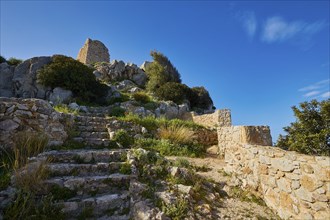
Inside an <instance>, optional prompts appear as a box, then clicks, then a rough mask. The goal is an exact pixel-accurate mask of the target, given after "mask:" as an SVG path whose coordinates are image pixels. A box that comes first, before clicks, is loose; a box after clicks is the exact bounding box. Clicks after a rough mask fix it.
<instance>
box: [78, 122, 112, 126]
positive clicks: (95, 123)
mask: <svg viewBox="0 0 330 220" xmlns="http://www.w3.org/2000/svg"><path fill="white" fill-rule="evenodd" d="M107 124H109V122H107V121H76V122H75V125H77V126H95V127H97V126H104V127H105V126H106V125H107Z"/></svg>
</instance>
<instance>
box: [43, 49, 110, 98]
mask: <svg viewBox="0 0 330 220" xmlns="http://www.w3.org/2000/svg"><path fill="white" fill-rule="evenodd" d="M37 79H38V82H39V83H41V84H43V85H45V86H49V87H52V88H55V87H62V88H64V89H68V90H71V91H72V92H73V94H74V95H75V96H76V97H77V98H78V99H80V100H81V101H85V102H101V101H102V98H103V97H104V96H105V95H106V94H107V86H106V85H104V84H101V83H99V82H98V81H96V79H95V76H94V74H93V70H92V69H91V68H89V67H88V66H86V65H84V64H82V63H80V62H79V61H77V60H75V59H73V58H71V57H67V56H63V55H54V56H53V57H52V62H51V63H50V64H47V65H46V66H44V67H43V68H42V69H40V70H39V71H38V74H37Z"/></svg>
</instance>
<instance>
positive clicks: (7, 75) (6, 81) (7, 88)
mask: <svg viewBox="0 0 330 220" xmlns="http://www.w3.org/2000/svg"><path fill="white" fill-rule="evenodd" d="M14 71H15V67H14V66H10V65H8V64H7V63H6V62H5V63H1V64H0V97H12V96H14V91H13V83H12V80H13V76H14Z"/></svg>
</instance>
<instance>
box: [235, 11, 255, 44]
mask: <svg viewBox="0 0 330 220" xmlns="http://www.w3.org/2000/svg"><path fill="white" fill-rule="evenodd" d="M236 18H237V19H238V20H239V21H240V22H241V23H242V26H243V28H244V30H245V31H246V33H247V34H248V36H249V37H250V39H252V38H253V37H254V35H255V33H256V31H257V26H258V22H257V18H256V15H255V13H254V12H253V11H244V12H239V13H237V14H236Z"/></svg>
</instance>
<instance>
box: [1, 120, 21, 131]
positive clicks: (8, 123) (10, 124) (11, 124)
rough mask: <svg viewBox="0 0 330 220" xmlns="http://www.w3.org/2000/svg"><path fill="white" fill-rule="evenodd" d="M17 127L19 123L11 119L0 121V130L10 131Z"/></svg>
mask: <svg viewBox="0 0 330 220" xmlns="http://www.w3.org/2000/svg"><path fill="white" fill-rule="evenodd" d="M18 127H19V124H17V123H16V122H15V121H13V120H11V119H7V120H4V121H1V122H0V130H4V131H12V130H15V129H16V128H18Z"/></svg>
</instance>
